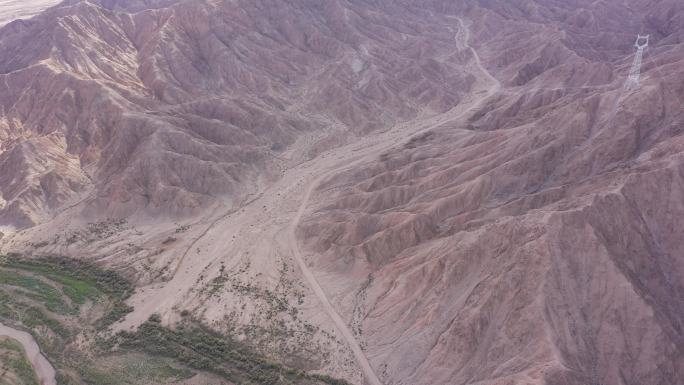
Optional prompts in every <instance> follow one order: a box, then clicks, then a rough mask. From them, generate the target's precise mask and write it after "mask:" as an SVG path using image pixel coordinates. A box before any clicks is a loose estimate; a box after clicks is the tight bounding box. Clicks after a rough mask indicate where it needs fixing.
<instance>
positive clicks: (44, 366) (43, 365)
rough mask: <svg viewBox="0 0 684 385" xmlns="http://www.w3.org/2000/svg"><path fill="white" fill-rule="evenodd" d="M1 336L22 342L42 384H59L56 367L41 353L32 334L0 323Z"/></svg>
mask: <svg viewBox="0 0 684 385" xmlns="http://www.w3.org/2000/svg"><path fill="white" fill-rule="evenodd" d="M0 336H5V337H9V338H12V339H14V340H16V341H17V342H19V343H20V344H21V346H22V347H23V348H24V351H25V352H26V357H27V358H28V360H29V362H31V366H33V369H34V370H35V371H36V377H38V380H39V381H40V383H41V385H55V384H57V381H55V369H54V368H53V367H52V365H50V362H48V360H47V359H46V358H45V357H44V356H43V355H42V354H41V353H40V348H39V347H38V344H37V343H36V341H35V340H34V339H33V337H32V336H31V335H30V334H28V333H26V332H22V331H19V330H15V329H12V328H10V327H8V326H5V325H3V324H0Z"/></svg>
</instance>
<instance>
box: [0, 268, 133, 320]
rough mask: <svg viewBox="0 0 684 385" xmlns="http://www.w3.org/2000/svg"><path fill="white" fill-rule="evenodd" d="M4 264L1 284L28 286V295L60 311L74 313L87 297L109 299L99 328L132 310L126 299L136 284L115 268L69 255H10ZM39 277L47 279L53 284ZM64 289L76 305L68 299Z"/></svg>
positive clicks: (94, 299)
mask: <svg viewBox="0 0 684 385" xmlns="http://www.w3.org/2000/svg"><path fill="white" fill-rule="evenodd" d="M2 267H4V268H5V270H0V285H2V284H3V283H4V284H7V285H11V286H17V287H20V288H22V289H25V290H28V291H29V293H27V295H26V296H27V297H29V298H32V299H34V300H37V301H39V302H41V303H43V304H44V305H45V307H46V308H47V309H48V310H50V311H52V312H55V313H58V314H67V313H74V312H76V311H77V310H78V308H79V307H80V306H81V305H83V304H85V303H86V302H87V301H92V302H93V303H95V302H109V303H108V305H107V311H106V312H105V315H104V316H103V317H102V318H101V319H100V320H98V321H97V322H96V326H97V327H98V328H99V329H104V328H106V327H107V326H109V325H111V324H113V323H114V322H116V321H118V320H119V319H121V318H122V317H123V316H125V315H126V314H128V313H129V312H131V311H132V310H133V309H132V308H131V307H130V306H128V305H126V304H125V302H124V301H125V300H126V299H127V298H128V297H130V295H131V294H132V293H133V290H134V286H133V285H132V284H131V283H130V282H128V281H127V280H125V279H124V278H122V277H121V276H120V275H119V274H117V273H116V272H113V271H107V270H102V269H100V268H98V267H96V266H94V265H91V264H89V263H86V262H82V261H78V260H73V259H67V258H40V259H24V258H20V257H19V256H10V257H8V258H7V259H6V260H5V262H4V263H3V264H2ZM10 269H11V270H10ZM17 272H19V273H17ZM28 274H32V275H34V276H29V275H28ZM37 277H41V278H43V279H45V280H48V281H49V282H51V283H52V284H54V287H53V286H52V285H49V284H47V283H45V282H43V281H42V280H41V279H39V278H37ZM3 279H4V281H3ZM55 287H57V288H58V289H59V290H58V289H56V288H55ZM60 291H61V293H60ZM62 293H63V294H64V296H66V297H67V298H68V299H69V301H71V302H72V304H73V305H74V306H73V307H69V306H68V305H67V304H66V303H65V301H64V300H63V296H62V295H61V294H62Z"/></svg>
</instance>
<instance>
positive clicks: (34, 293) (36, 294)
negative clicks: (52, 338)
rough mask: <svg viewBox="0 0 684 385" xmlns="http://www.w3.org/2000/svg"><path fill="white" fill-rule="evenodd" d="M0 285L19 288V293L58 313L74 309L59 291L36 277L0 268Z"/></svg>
mask: <svg viewBox="0 0 684 385" xmlns="http://www.w3.org/2000/svg"><path fill="white" fill-rule="evenodd" d="M0 285H9V286H14V287H17V288H21V289H22V290H23V291H24V292H22V293H20V294H23V295H25V296H26V297H29V298H31V299H33V300H35V301H38V302H40V303H42V304H43V305H44V306H45V307H46V308H47V309H48V310H50V311H52V312H55V313H58V314H68V313H71V312H73V311H74V309H73V308H72V307H71V306H69V305H68V304H67V303H66V302H65V301H64V300H63V299H62V293H60V291H59V290H58V289H57V288H55V287H53V286H51V285H49V284H47V283H45V282H43V281H41V280H40V279H38V278H35V277H31V276H28V275H25V274H21V273H19V272H16V271H9V270H0Z"/></svg>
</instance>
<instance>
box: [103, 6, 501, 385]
mask: <svg viewBox="0 0 684 385" xmlns="http://www.w3.org/2000/svg"><path fill="white" fill-rule="evenodd" d="M458 24H459V28H458V31H457V33H456V36H455V40H456V48H455V51H456V52H462V51H464V50H469V51H470V52H471V53H472V54H473V59H472V60H471V61H470V62H469V63H467V64H465V65H464V70H467V71H468V72H469V73H471V74H473V75H475V76H476V77H477V78H478V80H477V81H476V83H475V84H476V85H477V86H475V87H474V89H473V90H472V93H471V94H470V95H469V97H468V98H466V100H464V101H462V102H461V103H460V104H458V105H456V106H455V107H454V108H452V109H451V110H450V111H447V112H445V113H442V114H439V115H436V116H434V115H430V116H420V117H418V118H416V119H415V120H412V121H409V122H405V123H403V124H400V125H397V126H395V127H393V128H392V129H390V130H387V131H384V132H377V133H373V134H370V135H368V136H365V137H361V138H358V139H357V140H354V141H352V142H350V143H348V144H345V145H341V146H339V147H335V148H332V149H330V150H328V151H325V152H323V153H320V154H318V156H316V157H315V158H313V159H306V160H302V161H301V162H298V163H297V164H294V165H292V166H290V167H288V168H285V169H284V170H283V173H282V175H281V177H280V179H279V180H278V181H276V182H274V183H273V184H271V185H269V186H267V187H264V188H263V189H261V191H260V192H258V193H257V194H255V195H253V198H252V199H248V200H246V202H245V203H244V204H242V205H240V207H238V208H237V209H233V210H230V211H227V212H223V213H215V214H214V215H213V216H212V217H210V218H207V219H206V220H205V221H203V222H204V223H206V227H204V228H203V230H202V231H199V232H198V233H196V234H195V237H194V238H193V239H192V241H191V243H189V244H188V245H189V246H188V247H187V248H186V249H185V250H184V253H183V254H182V256H181V258H180V259H179V262H178V264H177V265H176V267H175V269H174V270H173V273H174V274H173V277H172V278H171V280H170V281H168V282H165V283H161V284H152V285H149V286H147V287H145V288H141V290H139V292H136V294H134V297H133V298H132V299H131V301H130V303H131V304H132V305H133V307H134V309H135V310H134V311H133V313H130V314H129V315H128V316H127V317H126V319H125V320H124V322H122V323H120V324H119V325H117V326H116V327H115V328H116V329H118V330H125V329H130V328H133V327H136V326H137V325H140V324H141V323H143V322H144V321H145V320H147V319H148V318H149V316H150V315H151V314H153V313H160V314H161V315H162V320H163V321H164V322H166V323H172V322H173V320H174V317H175V315H174V314H175V311H174V310H173V309H174V307H175V308H178V306H180V308H192V306H195V305H196V304H197V300H198V297H197V295H198V294H197V293H196V290H195V289H196V287H197V285H199V284H200V282H201V279H202V277H204V278H205V279H206V278H207V276H208V274H209V271H210V270H211V269H210V268H211V266H217V264H218V262H219V261H221V262H222V263H223V262H227V263H231V261H233V260H234V259H232V258H234V256H239V255H249V258H250V260H251V261H252V262H253V264H254V265H262V266H268V264H269V263H273V260H272V259H269V258H270V256H272V255H291V256H292V257H293V258H294V260H295V261H296V264H297V265H298V266H299V269H300V270H301V275H302V278H303V280H304V281H305V284H306V285H307V286H308V287H309V289H310V290H311V292H312V293H313V294H314V295H315V296H316V298H317V300H318V301H319V302H320V304H321V307H322V309H323V310H324V311H325V313H326V314H327V316H328V318H329V319H330V321H331V322H332V324H333V325H334V326H335V328H336V329H337V330H338V332H339V333H340V336H341V337H342V338H343V339H344V341H345V342H346V344H347V346H348V347H349V349H350V351H351V353H352V354H353V356H354V358H355V360H356V361H357V363H358V366H359V367H360V368H361V370H362V371H363V375H364V377H365V379H366V382H367V384H369V385H382V382H381V381H380V379H379V378H378V376H377V375H376V374H375V372H374V370H373V367H372V365H371V364H370V362H369V360H368V358H367V357H366V355H365V353H364V351H363V349H362V348H361V345H360V343H359V341H357V340H356V338H355V337H354V334H353V333H352V332H351V330H350V328H349V326H348V325H347V324H346V323H345V321H344V319H343V318H342V317H341V316H340V314H339V313H338V312H337V311H336V310H335V308H334V306H333V304H332V302H331V301H330V299H329V298H328V297H327V295H326V293H325V290H324V289H323V287H322V286H321V284H320V283H319V282H318V280H317V279H316V275H315V274H314V272H313V271H312V270H311V269H310V268H309V267H308V266H307V264H306V260H305V258H304V256H303V254H302V252H301V250H300V248H299V244H298V242H297V237H296V229H297V228H298V226H299V223H300V221H301V220H302V218H303V217H304V214H305V212H306V209H307V207H308V205H309V203H310V198H311V196H312V195H313V193H314V192H315V191H316V189H317V188H318V186H319V185H320V183H321V182H322V181H324V180H325V179H326V178H327V177H329V176H332V175H334V174H336V173H341V172H344V171H345V170H350V169H353V168H358V167H359V166H361V165H363V164H366V163H368V162H372V161H374V160H375V159H377V157H378V156H379V154H381V153H383V152H385V151H388V150H390V149H392V148H397V147H399V146H402V145H403V144H405V143H406V142H407V141H408V140H409V139H410V138H411V137H415V136H418V135H421V134H423V133H426V132H428V131H431V130H433V129H435V128H436V127H438V126H439V125H441V124H443V123H445V122H449V121H458V120H461V119H463V118H464V117H467V116H468V114H471V113H473V112H474V111H477V110H478V109H479V108H480V107H481V106H482V105H483V104H484V103H485V102H486V101H487V100H488V99H489V98H490V97H491V96H493V95H494V94H496V93H497V92H499V90H500V89H501V84H500V83H499V82H498V81H497V80H496V79H495V78H494V77H493V76H492V75H491V74H490V73H489V72H487V70H486V69H485V68H484V67H483V66H482V63H481V61H480V57H479V55H478V53H477V52H476V51H475V50H474V49H473V48H472V47H471V46H470V45H469V44H468V40H469V37H470V33H469V31H468V28H467V26H466V24H465V23H464V22H463V21H462V20H461V19H458ZM307 149H308V147H307V145H306V144H303V145H301V146H298V147H296V148H294V149H293V153H305V152H306V151H307ZM279 234H280V235H281V236H282V238H280V237H279ZM279 238H280V239H282V241H281V242H277V241H274V242H265V241H264V240H266V239H268V240H275V239H279ZM228 267H229V266H228Z"/></svg>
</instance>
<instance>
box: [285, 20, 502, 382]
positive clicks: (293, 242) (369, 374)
mask: <svg viewBox="0 0 684 385" xmlns="http://www.w3.org/2000/svg"><path fill="white" fill-rule="evenodd" d="M458 21H459V24H460V27H461V28H460V31H459V33H458V34H457V35H456V41H457V42H459V43H461V44H462V46H463V47H464V48H466V49H469V50H470V51H471V52H472V53H473V56H474V60H475V64H476V66H477V68H478V69H479V70H480V71H481V73H482V74H483V75H484V77H485V78H486V79H487V80H488V81H489V82H490V83H491V85H490V86H489V88H488V89H487V92H486V94H485V95H484V96H483V97H482V98H480V99H478V100H477V101H476V102H475V103H474V104H473V105H472V106H470V107H469V108H467V109H465V110H463V111H461V112H460V113H459V114H458V115H457V116H455V117H451V119H457V118H461V117H463V116H464V115H466V114H467V113H469V112H471V111H473V110H474V109H477V108H479V107H480V106H481V105H482V104H483V103H484V102H485V101H486V100H487V99H489V98H490V97H491V96H492V95H494V94H495V93H496V92H498V91H499V90H500V89H501V83H500V82H499V81H498V80H497V79H496V78H494V77H493V76H492V75H491V74H490V73H489V72H488V71H487V70H486V69H485V68H484V67H483V66H482V62H481V61H480V57H479V55H478V53H477V51H475V50H474V49H473V48H472V47H471V46H470V45H468V40H469V37H470V33H469V30H468V28H467V27H466V26H465V23H463V21H462V20H461V19H460V18H459V19H458ZM461 31H462V32H463V34H461V33H460V32H461ZM434 127H435V125H428V126H427V127H425V128H423V129H421V130H418V131H416V132H412V133H410V135H409V136H415V135H420V134H422V133H424V132H426V131H430V130H432V129H433V128H434ZM407 137H408V136H402V137H399V138H398V139H396V140H390V141H388V142H386V143H382V142H380V143H382V144H380V145H376V146H370V147H368V148H367V149H366V151H364V155H366V156H360V157H358V158H357V159H355V160H353V161H352V163H348V162H345V164H344V165H343V166H338V167H334V168H332V169H329V170H326V172H325V173H324V174H323V175H321V176H319V177H318V178H316V179H315V180H313V181H312V182H311V183H310V184H309V186H308V188H307V189H306V192H305V194H304V196H303V198H302V202H301V204H300V205H299V209H298V210H297V214H296V215H295V217H294V218H293V220H292V222H291V224H290V227H289V233H288V241H289V245H290V249H291V251H292V255H293V257H294V258H295V260H296V261H297V264H298V265H299V268H300V269H301V271H302V274H303V276H304V278H305V279H306V280H307V282H308V284H309V287H310V288H311V289H312V290H313V292H314V293H315V294H316V296H317V297H318V299H319V301H320V302H321V305H323V308H324V309H325V311H326V312H327V313H328V316H329V317H330V318H331V319H332V321H333V322H334V323H335V326H336V327H337V329H338V330H339V331H340V333H341V334H342V336H343V337H344V339H345V341H346V342H347V344H348V345H349V347H350V349H351V350H352V352H353V353H354V356H355V358H356V360H357V362H358V364H359V366H360V367H361V369H362V370H363V372H364V377H365V378H366V381H367V382H368V384H370V385H382V382H381V381H380V379H379V378H378V376H377V375H376V374H375V371H374V370H373V367H372V366H371V364H370V362H369V361H368V358H367V357H366V354H365V353H364V351H363V349H362V348H361V345H360V344H359V342H358V341H357V340H356V338H355V337H354V334H353V333H352V332H351V330H350V329H349V326H348V325H347V323H346V322H344V320H343V319H342V317H341V316H340V315H339V314H338V313H337V311H336V310H335V308H334V307H333V306H332V304H331V303H330V300H329V299H328V297H327V296H326V294H325V291H324V290H323V288H322V287H321V285H320V284H319V282H318V280H317V279H316V276H315V275H314V274H313V272H312V271H311V270H310V269H309V267H308V266H307V264H306V261H305V259H304V256H303V255H302V253H301V251H300V249H299V244H298V242H297V236H296V230H297V227H298V225H299V222H300V221H301V219H302V217H303V215H304V212H305V211H306V207H307V205H308V203H309V200H310V198H311V195H312V193H313V192H314V191H315V190H316V188H317V187H318V186H319V184H320V183H321V181H322V180H323V179H325V178H326V177H327V176H329V175H331V174H334V173H337V172H342V171H343V170H344V169H350V168H353V167H354V166H356V165H358V164H360V163H363V162H365V161H368V160H370V159H368V158H369V157H376V156H377V154H378V153H380V152H383V151H386V150H389V149H391V148H393V147H395V146H396V145H397V144H400V143H401V142H403V141H405V140H406V138H407Z"/></svg>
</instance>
